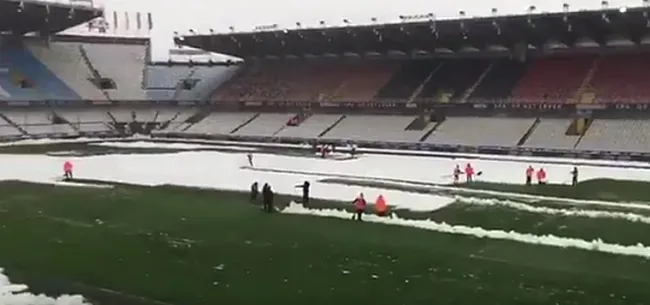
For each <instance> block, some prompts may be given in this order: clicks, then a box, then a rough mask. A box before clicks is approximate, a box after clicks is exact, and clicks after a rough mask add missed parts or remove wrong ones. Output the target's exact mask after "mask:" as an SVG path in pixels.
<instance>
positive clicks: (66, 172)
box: [63, 161, 72, 180]
mask: <svg viewBox="0 0 650 305" xmlns="http://www.w3.org/2000/svg"><path fill="white" fill-rule="evenodd" d="M63 177H64V178H65V179H68V180H70V179H72V162H70V161H65V163H63Z"/></svg>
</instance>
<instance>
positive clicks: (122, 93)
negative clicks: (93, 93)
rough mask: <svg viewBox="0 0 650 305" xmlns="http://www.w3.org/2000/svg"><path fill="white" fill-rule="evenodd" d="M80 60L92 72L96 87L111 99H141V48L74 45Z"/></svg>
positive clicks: (101, 44) (143, 47)
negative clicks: (94, 74)
mask: <svg viewBox="0 0 650 305" xmlns="http://www.w3.org/2000/svg"><path fill="white" fill-rule="evenodd" d="M78 48H79V52H80V53H81V57H82V59H84V61H85V62H86V63H87V64H88V68H89V69H90V70H91V71H93V70H94V71H96V72H97V75H96V76H95V77H96V78H101V79H102V80H101V81H100V80H96V85H97V86H99V87H100V89H102V90H103V91H104V92H106V93H107V94H108V96H109V97H110V99H113V100H125V101H128V100H144V99H145V98H146V93H145V90H144V89H143V88H142V75H143V74H142V68H143V65H144V59H145V50H146V46H145V45H139V44H133V45H120V44H110V43H84V44H79V45H78Z"/></svg>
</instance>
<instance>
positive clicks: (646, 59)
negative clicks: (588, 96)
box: [589, 54, 650, 103]
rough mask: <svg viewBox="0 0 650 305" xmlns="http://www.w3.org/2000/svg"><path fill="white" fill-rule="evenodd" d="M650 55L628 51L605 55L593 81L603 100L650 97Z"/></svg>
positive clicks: (631, 99) (627, 99)
mask: <svg viewBox="0 0 650 305" xmlns="http://www.w3.org/2000/svg"><path fill="white" fill-rule="evenodd" d="M649 69H650V55H648V54H626V55H610V56H605V57H603V58H602V59H601V60H600V61H599V63H598V67H597V69H596V70H595V73H594V75H593V79H592V81H591V83H590V86H589V87H590V88H592V89H593V90H594V92H595V94H596V97H597V101H598V102H601V103H629V102H647V101H650V79H648V77H647V76H646V74H647V71H648V70H649Z"/></svg>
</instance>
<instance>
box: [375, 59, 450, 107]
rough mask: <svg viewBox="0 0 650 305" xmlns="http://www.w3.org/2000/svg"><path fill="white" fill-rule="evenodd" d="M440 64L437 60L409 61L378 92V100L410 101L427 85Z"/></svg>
mask: <svg viewBox="0 0 650 305" xmlns="http://www.w3.org/2000/svg"><path fill="white" fill-rule="evenodd" d="M439 64H440V62H438V61H436V60H408V61H406V62H405V63H403V64H402V66H401V67H400V68H399V69H398V70H397V71H396V72H395V73H394V74H393V76H392V77H391V78H390V80H389V81H388V82H387V83H386V84H385V85H384V86H383V87H382V88H381V89H379V92H377V95H376V99H377V100H384V99H386V100H394V99H397V100H409V99H410V98H411V97H412V96H413V94H414V93H415V91H416V89H417V88H418V87H420V86H422V84H424V83H425V81H426V80H427V78H428V77H429V76H430V75H431V74H432V73H433V72H434V70H435V69H436V67H437V66H438V65H439Z"/></svg>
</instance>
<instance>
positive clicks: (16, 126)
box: [0, 113, 29, 136]
mask: <svg viewBox="0 0 650 305" xmlns="http://www.w3.org/2000/svg"><path fill="white" fill-rule="evenodd" d="M0 117H2V119H4V120H5V121H7V123H9V125H11V126H13V127H14V128H16V129H18V131H20V132H21V133H22V134H23V135H26V136H29V134H28V133H27V131H25V129H23V128H22V127H20V125H18V124H16V122H14V121H12V120H10V119H9V118H8V117H7V116H6V115H4V113H0Z"/></svg>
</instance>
